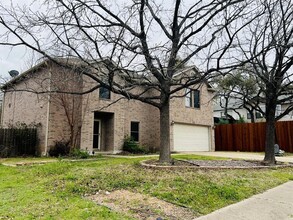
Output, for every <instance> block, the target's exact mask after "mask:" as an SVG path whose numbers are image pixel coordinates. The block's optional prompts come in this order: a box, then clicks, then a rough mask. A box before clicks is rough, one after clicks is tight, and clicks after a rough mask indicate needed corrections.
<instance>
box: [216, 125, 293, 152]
mask: <svg viewBox="0 0 293 220" xmlns="http://www.w3.org/2000/svg"><path fill="white" fill-rule="evenodd" d="M265 126H266V123H265V122H261V123H245V124H226V125H217V126H216V128H215V145H216V151H249V152H262V151H264V150H265V135H266V131H265ZM276 143H277V144H279V145H280V148H281V149H282V150H285V151H286V152H291V153H293V121H280V122H277V123H276Z"/></svg>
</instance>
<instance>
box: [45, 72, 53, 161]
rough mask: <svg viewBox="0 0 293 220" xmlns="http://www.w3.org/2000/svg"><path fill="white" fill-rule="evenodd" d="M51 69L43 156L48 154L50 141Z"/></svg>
mask: <svg viewBox="0 0 293 220" xmlns="http://www.w3.org/2000/svg"><path fill="white" fill-rule="evenodd" d="M51 77H52V74H51V71H49V87H48V103H47V121H46V134H45V151H44V152H43V156H47V155H48V142H49V122H50V100H51Z"/></svg>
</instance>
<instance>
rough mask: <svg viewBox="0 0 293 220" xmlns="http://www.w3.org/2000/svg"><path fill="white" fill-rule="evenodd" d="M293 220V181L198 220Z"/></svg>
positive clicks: (197, 219)
mask: <svg viewBox="0 0 293 220" xmlns="http://www.w3.org/2000/svg"><path fill="white" fill-rule="evenodd" d="M236 219H237V220H293V181H291V182H287V183H285V184H283V185H281V186H278V187H276V188H273V189H270V190H268V191H266V192H264V193H262V194H258V195H255V196H252V197H251V198H249V199H246V200H243V201H241V202H239V203H236V204H233V205H230V206H227V207H225V208H222V209H219V210H217V211H215V212H212V213H210V214H208V215H205V216H202V217H199V218H196V220H236Z"/></svg>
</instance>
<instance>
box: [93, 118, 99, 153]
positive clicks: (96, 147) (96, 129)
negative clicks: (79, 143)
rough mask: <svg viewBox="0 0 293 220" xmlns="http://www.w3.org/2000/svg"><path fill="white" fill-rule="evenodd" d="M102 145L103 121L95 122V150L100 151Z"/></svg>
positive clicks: (96, 120)
mask: <svg viewBox="0 0 293 220" xmlns="http://www.w3.org/2000/svg"><path fill="white" fill-rule="evenodd" d="M100 144H101V120H98V119H95V120H94V132H93V148H94V150H100V149H101V147H100Z"/></svg>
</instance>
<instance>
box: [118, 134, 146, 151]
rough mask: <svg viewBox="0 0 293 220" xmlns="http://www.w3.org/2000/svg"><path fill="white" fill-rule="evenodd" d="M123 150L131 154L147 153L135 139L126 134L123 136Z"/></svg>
mask: <svg viewBox="0 0 293 220" xmlns="http://www.w3.org/2000/svg"><path fill="white" fill-rule="evenodd" d="M123 151H127V152H129V153H133V154H139V153H147V151H146V150H145V149H144V148H142V147H141V146H140V145H139V144H138V143H137V142H136V141H134V140H133V139H132V138H131V137H129V136H126V137H125V138H124V144H123Z"/></svg>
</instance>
